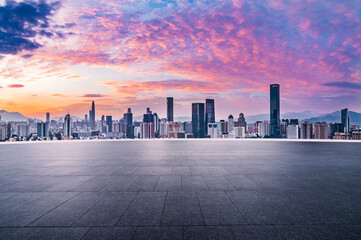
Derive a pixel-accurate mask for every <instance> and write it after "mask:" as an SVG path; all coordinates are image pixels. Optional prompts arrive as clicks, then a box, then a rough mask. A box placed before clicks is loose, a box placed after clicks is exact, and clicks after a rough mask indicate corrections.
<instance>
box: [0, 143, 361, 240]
mask: <svg viewBox="0 0 361 240" xmlns="http://www.w3.org/2000/svg"><path fill="white" fill-rule="evenodd" d="M0 216H1V217H0V239H361V143H359V142H354V143H352V142H351V143H350V142H345V143H340V142H291V141H265V140H255V141H253V140H248V141H247V140H245V141H244V140H210V139H207V140H179V141H178V140H149V141H148V140H144V141H138V140H134V141H132V140H120V141H62V142H41V143H19V144H17V143H16V144H0Z"/></svg>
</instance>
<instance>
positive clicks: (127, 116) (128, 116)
mask: <svg viewBox="0 0 361 240" xmlns="http://www.w3.org/2000/svg"><path fill="white" fill-rule="evenodd" d="M124 124H125V125H128V126H129V125H133V113H132V109H131V108H128V111H127V112H126V113H124Z"/></svg>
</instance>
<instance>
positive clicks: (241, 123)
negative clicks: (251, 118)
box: [234, 113, 247, 128]
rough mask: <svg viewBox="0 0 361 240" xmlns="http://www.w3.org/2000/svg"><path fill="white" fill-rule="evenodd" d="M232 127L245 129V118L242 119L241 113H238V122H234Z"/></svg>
mask: <svg viewBox="0 0 361 240" xmlns="http://www.w3.org/2000/svg"><path fill="white" fill-rule="evenodd" d="M234 126H235V127H244V128H246V127H247V122H246V118H245V117H244V114H243V113H240V114H239V115H238V120H237V122H234Z"/></svg>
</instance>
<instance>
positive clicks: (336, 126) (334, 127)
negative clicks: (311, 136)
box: [330, 123, 344, 139]
mask: <svg viewBox="0 0 361 240" xmlns="http://www.w3.org/2000/svg"><path fill="white" fill-rule="evenodd" d="M343 131H344V125H343V124H342V123H330V137H331V139H333V138H334V136H335V134H336V133H340V132H343Z"/></svg>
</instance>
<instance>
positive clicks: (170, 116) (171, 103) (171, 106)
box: [167, 97, 174, 122]
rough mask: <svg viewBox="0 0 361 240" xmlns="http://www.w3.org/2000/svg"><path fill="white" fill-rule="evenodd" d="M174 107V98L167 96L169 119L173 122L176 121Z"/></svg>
mask: <svg viewBox="0 0 361 240" xmlns="http://www.w3.org/2000/svg"><path fill="white" fill-rule="evenodd" d="M173 110H174V107H173V98H172V97H168V98H167V121H168V122H173V121H174V112H173Z"/></svg>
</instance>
